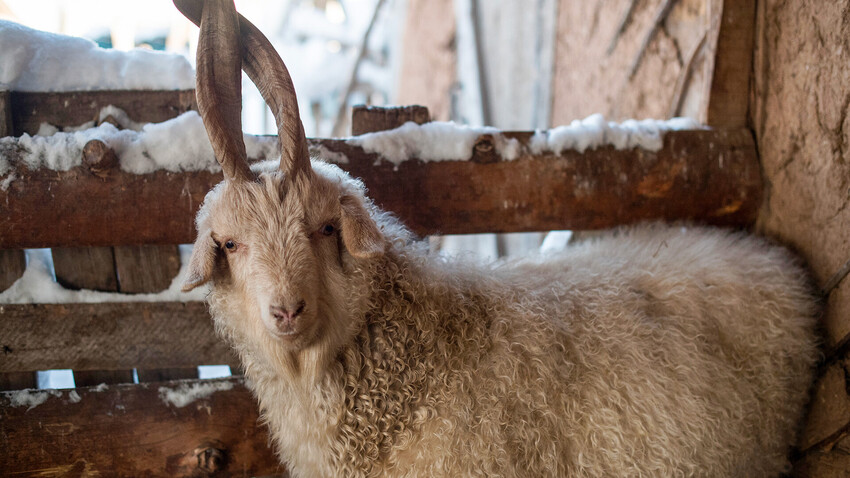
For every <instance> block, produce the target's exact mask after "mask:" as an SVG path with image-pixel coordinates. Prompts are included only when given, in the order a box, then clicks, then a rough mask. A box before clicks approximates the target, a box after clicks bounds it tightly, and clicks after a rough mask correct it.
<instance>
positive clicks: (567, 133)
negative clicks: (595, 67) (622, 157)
mask: <svg viewBox="0 0 850 478" xmlns="http://www.w3.org/2000/svg"><path fill="white" fill-rule="evenodd" d="M699 127H700V126H699V124H698V123H697V122H696V121H694V120H693V119H691V118H673V119H671V120H666V121H662V120H652V119H646V120H640V121H638V120H626V121H623V122H622V123H616V122H607V121H605V117H603V116H602V115H601V114H594V115H590V116H588V117H587V118H585V119H583V120H574V121H573V122H572V123H570V124H569V125H566V126H558V127H557V128H553V129H550V130H548V131H537V132H536V133H535V134H534V136H532V137H531V142H530V145H529V146H530V149H531V152H532V153H534V154H541V153H544V152H553V153H556V154H561V153H562V152H563V151H565V150H568V149H572V150H575V151H578V152H579V153H583V152H585V151H587V150H588V149H596V148H599V147H602V146H613V147H614V148H615V149H618V150H624V149H633V148H642V149H645V150H648V151H659V150H661V148H662V147H663V146H664V133H665V132H667V131H675V130H683V129H697V128H699Z"/></svg>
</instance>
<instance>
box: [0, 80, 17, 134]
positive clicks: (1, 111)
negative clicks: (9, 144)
mask: <svg viewBox="0 0 850 478" xmlns="http://www.w3.org/2000/svg"><path fill="white" fill-rule="evenodd" d="M14 130H15V129H14V126H13V124H12V98H11V93H10V92H9V90H0V137H3V136H11V135H12V133H13V132H14Z"/></svg>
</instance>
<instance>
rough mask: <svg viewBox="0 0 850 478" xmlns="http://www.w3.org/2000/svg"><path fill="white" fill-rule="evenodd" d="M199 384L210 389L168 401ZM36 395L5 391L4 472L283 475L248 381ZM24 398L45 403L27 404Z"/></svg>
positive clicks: (0, 458)
mask: <svg viewBox="0 0 850 478" xmlns="http://www.w3.org/2000/svg"><path fill="white" fill-rule="evenodd" d="M192 387H196V388H195V390H198V391H202V392H203V391H204V390H206V391H207V393H201V394H200V395H201V396H200V397H199V398H197V399H196V400H190V401H189V403H186V404H180V403H175V402H173V401H172V402H169V401H168V397H169V394H177V395H180V394H181V393H182V394H184V396H185V393H186V391H187V390H191V389H192ZM216 390H217V391H216ZM33 392H34V393H30V394H29V395H22V394H15V393H14V392H12V393H0V469H1V470H3V471H2V474H3V475H4V476H113V477H138V476H171V477H188V476H193V477H196V476H211V475H212V474H213V473H215V474H214V476H245V477H248V476H258V475H272V474H284V473H285V472H284V470H283V467H282V466H281V465H279V464H278V462H277V460H276V459H275V456H274V453H273V452H272V450H271V449H269V446H268V442H269V437H268V430H267V429H266V427H265V426H261V425H258V415H257V405H256V403H255V402H254V399H253V398H252V396H251V393H250V392H249V391H248V390H247V389H246V388H245V386H244V383H243V381H242V380H241V379H223V380H203V381H199V380H187V381H178V382H170V383H167V384H156V385H146V384H139V385H119V386H112V387H106V388H105V389H104V388H103V387H101V388H98V387H94V388H88V389H76V390H73V391H50V392H48V391H33ZM26 398H30V399H37V400H36V401H40V400H41V399H43V400H44V401H43V403H40V404H38V405H35V406H31V405H34V403H35V402H30V404H29V405H28V404H20V403H21V401H24V400H25V399H26ZM16 403H18V405H15V404H16ZM180 405H182V406H180Z"/></svg>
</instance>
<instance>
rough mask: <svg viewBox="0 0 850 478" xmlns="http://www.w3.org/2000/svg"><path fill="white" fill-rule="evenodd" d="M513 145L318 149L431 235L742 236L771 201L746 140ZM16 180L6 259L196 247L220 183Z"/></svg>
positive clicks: (159, 175) (726, 134)
mask: <svg viewBox="0 0 850 478" xmlns="http://www.w3.org/2000/svg"><path fill="white" fill-rule="evenodd" d="M506 136H508V137H511V138H516V139H517V140H519V141H520V143H521V145H522V146H521V148H520V149H521V154H520V157H519V158H518V159H516V160H514V161H502V160H500V159H499V158H498V156H496V155H495V153H494V148H493V147H492V137H489V135H483V136H482V137H481V138H479V140H478V141H477V142H476V144H475V147H474V150H473V152H472V159H471V160H470V161H439V162H422V161H419V160H415V159H413V160H408V161H405V162H404V163H402V164H400V165H398V166H395V165H393V164H392V163H389V162H386V161H382V160H381V158H380V157H379V156H378V155H376V154H371V153H367V152H365V151H363V149H361V148H360V147H357V146H353V145H350V144H347V143H346V141H345V140H327V139H322V140H311V143H312V145H313V146H322V147H323V148H325V150H327V151H330V152H331V153H340V154H343V155H345V156H346V157H347V159H348V163H347V164H343V165H342V167H343V168H344V169H347V170H348V171H350V172H351V174H352V175H353V176H355V177H360V178H362V179H363V181H364V182H365V184H366V186H367V188H368V189H369V195H370V196H371V197H372V198H373V199H374V200H375V201H376V202H377V204H378V205H380V206H381V207H383V208H385V209H387V210H389V211H392V212H394V213H396V214H397V215H398V216H399V217H400V218H401V220H402V221H403V222H405V223H406V224H407V225H408V226H410V227H411V228H412V229H413V230H414V231H415V232H417V233H418V234H420V235H429V234H463V233H479V232H521V231H545V230H552V229H599V228H605V227H611V226H616V225H620V224H628V223H634V222H638V221H645V220H693V221H699V222H705V223H709V224H718V225H732V226H741V225H749V224H751V223H752V221H753V220H754V218H755V216H756V212H757V209H758V205H759V203H760V198H761V176H760V171H759V164H758V158H757V155H756V150H755V144H754V142H753V138H752V135H751V134H750V133H749V132H748V131H746V130H693V131H676V132H670V133H667V134H666V135H665V136H664V147H663V148H662V149H661V150H660V151H658V152H651V151H646V150H642V149H632V150H623V151H618V150H615V149H614V148H612V147H603V148H599V149H596V150H590V151H586V152H584V153H578V152H575V151H565V152H564V153H563V154H562V155H555V154H552V153H543V154H532V153H531V152H530V147H529V142H530V138H531V136H532V133H530V132H516V133H506ZM13 154H14V153H13ZM12 163H13V164H17V163H18V162H17V161H16V160H15V159H12ZM376 164H377V165H376ZM15 174H16V175H17V176H18V179H16V180H15V181H12V182H11V184H9V187H8V189H7V190H5V191H4V190H0V204H5V205H7V209H6V213H5V214H3V215H2V216H0V231H3V233H2V234H0V249H2V248H10V249H11V248H21V247H55V246H68V245H76V246H80V245H88V246H97V245H129V244H182V243H189V242H192V241H193V240H194V237H195V227H194V217H195V212H196V211H197V209H198V207H199V206H200V204H201V202H202V201H203V198H204V196H205V195H206V193H207V191H209V189H210V188H211V187H212V186H213V185H215V184H216V183H218V182H219V181H220V180H221V175H220V174H211V173H208V172H189V173H169V172H165V171H158V172H155V173H153V174H147V175H134V174H129V173H125V172H123V171H119V170H116V171H114V172H113V173H112V174H110V175H109V177H108V178H106V179H101V178H98V177H95V176H94V175H92V174H90V173H89V172H87V171H85V170H84V168H82V167H79V168H74V169H72V170H70V171H66V172H57V171H48V170H35V171H30V170H27V169H26V167H23V166H21V167H18V169H16V171H15ZM83 198H84V199H83ZM83 200H84V201H85V204H86V207H85V208H80V207H79V206H78V204H79V202H80V201H83ZM91 211H97V212H98V213H97V214H91Z"/></svg>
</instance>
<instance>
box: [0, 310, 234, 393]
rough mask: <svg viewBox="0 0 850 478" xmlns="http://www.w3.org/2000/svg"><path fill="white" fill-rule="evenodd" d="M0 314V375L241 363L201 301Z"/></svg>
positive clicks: (3, 311)
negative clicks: (223, 338) (219, 335)
mask: <svg viewBox="0 0 850 478" xmlns="http://www.w3.org/2000/svg"><path fill="white" fill-rule="evenodd" d="M0 316H2V319H3V320H0V347H2V350H3V353H2V354H0V373H3V372H31V371H34V370H50V369H66V368H70V369H74V370H121V369H125V370H126V369H132V368H134V367H135V368H143V369H155V368H175V367H194V366H197V365H225V364H226V365H231V366H232V367H237V366H238V364H239V362H238V360H237V359H236V357H235V356H234V355H233V354H232V353H231V351H230V349H229V347H228V346H227V345H226V344H225V343H224V341H222V340H221V339H220V338H219V337H217V336H216V334H215V331H214V330H213V325H212V321H211V320H210V316H209V313H208V312H207V307H206V305H205V304H204V303H201V302H185V303H183V302H161V303H157V302H121V303H100V304H13V305H8V304H7V305H0ZM0 408H2V407H0Z"/></svg>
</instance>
